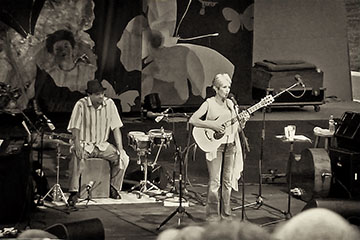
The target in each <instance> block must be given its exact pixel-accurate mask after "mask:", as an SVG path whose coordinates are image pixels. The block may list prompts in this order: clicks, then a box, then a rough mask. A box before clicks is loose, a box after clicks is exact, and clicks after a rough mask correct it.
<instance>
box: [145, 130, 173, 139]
mask: <svg viewBox="0 0 360 240" xmlns="http://www.w3.org/2000/svg"><path fill="white" fill-rule="evenodd" d="M148 134H149V136H150V137H152V136H156V137H159V136H160V137H161V136H164V137H169V136H171V135H172V131H170V130H164V129H151V130H150V131H149V132H148Z"/></svg>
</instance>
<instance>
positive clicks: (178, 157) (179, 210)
mask: <svg viewBox="0 0 360 240" xmlns="http://www.w3.org/2000/svg"><path fill="white" fill-rule="evenodd" d="M173 139H174V144H175V161H177V160H179V206H178V207H177V208H176V209H175V211H173V212H172V213H171V214H170V215H169V216H168V217H167V218H165V220H164V221H163V222H162V223H160V225H159V226H158V227H157V228H156V230H160V228H161V227H162V226H163V225H165V224H166V223H167V222H168V221H170V219H171V218H173V217H174V216H175V215H176V214H182V215H184V214H186V216H188V217H189V218H190V219H191V220H193V221H194V217H193V216H192V215H191V214H190V213H188V212H187V211H186V210H185V208H184V207H183V206H182V199H183V189H182V181H183V173H182V168H183V159H182V157H181V147H179V146H177V145H176V141H175V136H173ZM180 223H181V218H179V219H178V225H180Z"/></svg>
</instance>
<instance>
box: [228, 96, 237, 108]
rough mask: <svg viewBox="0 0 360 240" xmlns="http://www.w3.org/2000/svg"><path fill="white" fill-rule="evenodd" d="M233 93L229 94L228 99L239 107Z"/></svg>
mask: <svg viewBox="0 0 360 240" xmlns="http://www.w3.org/2000/svg"><path fill="white" fill-rule="evenodd" d="M234 96H235V95H234V94H233V93H229V95H228V98H229V99H230V100H231V101H232V102H233V103H234V105H235V106H237V105H238V103H237V101H236V99H235V97H234Z"/></svg>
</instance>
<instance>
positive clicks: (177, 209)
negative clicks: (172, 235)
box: [156, 200, 195, 230]
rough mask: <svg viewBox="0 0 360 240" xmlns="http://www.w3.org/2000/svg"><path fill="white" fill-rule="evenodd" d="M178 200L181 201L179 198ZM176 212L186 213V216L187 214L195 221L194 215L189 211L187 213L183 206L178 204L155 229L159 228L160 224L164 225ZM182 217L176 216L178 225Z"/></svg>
mask: <svg viewBox="0 0 360 240" xmlns="http://www.w3.org/2000/svg"><path fill="white" fill-rule="evenodd" d="M180 201H181V200H180ZM178 213H179V214H182V215H184V214H186V216H188V217H189V218H190V219H191V220H193V221H195V220H194V217H193V216H192V215H191V214H190V213H188V212H187V211H186V210H185V208H184V207H183V206H179V207H178V208H176V209H175V211H174V212H172V213H171V214H170V215H169V216H168V217H167V218H166V219H165V220H164V221H163V222H162V223H161V224H160V225H159V226H158V227H157V228H156V230H160V228H161V227H162V226H164V225H165V224H166V223H167V222H168V221H169V220H170V219H171V218H173V217H174V216H175V215H176V214H178ZM182 217H183V216H181V217H179V218H178V226H179V225H180V224H181V218H182Z"/></svg>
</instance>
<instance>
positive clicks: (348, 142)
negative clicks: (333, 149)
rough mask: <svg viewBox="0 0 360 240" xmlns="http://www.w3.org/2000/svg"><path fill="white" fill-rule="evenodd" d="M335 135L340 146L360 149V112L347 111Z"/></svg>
mask: <svg viewBox="0 0 360 240" xmlns="http://www.w3.org/2000/svg"><path fill="white" fill-rule="evenodd" d="M334 136H335V137H336V141H337V145H338V147H339V148H345V149H349V150H353V151H359V146H360V113H355V112H345V113H344V114H343V116H342V118H341V121H340V125H339V126H338V127H337V129H336V132H335V134H334Z"/></svg>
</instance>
